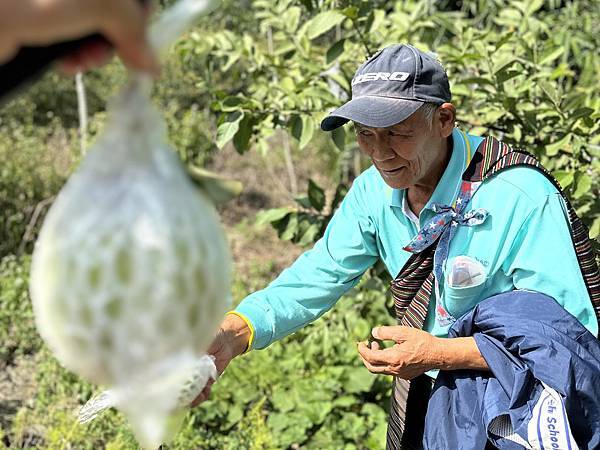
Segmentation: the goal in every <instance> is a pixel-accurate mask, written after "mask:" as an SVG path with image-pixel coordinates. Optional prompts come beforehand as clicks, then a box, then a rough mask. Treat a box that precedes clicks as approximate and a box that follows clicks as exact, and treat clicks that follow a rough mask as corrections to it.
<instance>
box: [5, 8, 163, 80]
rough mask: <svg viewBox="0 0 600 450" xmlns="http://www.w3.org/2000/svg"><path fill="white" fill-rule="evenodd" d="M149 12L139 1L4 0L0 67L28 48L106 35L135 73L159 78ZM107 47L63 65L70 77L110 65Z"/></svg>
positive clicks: (83, 51)
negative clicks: (148, 26) (150, 37)
mask: <svg viewBox="0 0 600 450" xmlns="http://www.w3.org/2000/svg"><path fill="white" fill-rule="evenodd" d="M147 16H148V8H147V7H144V6H143V5H142V3H141V2H140V1H139V0H0V64H2V63H3V62H6V61H8V60H10V59H11V58H12V57H13V56H14V55H15V54H16V53H17V52H18V50H19V48H20V47H22V46H46V45H50V44H53V43H57V42H62V41H67V40H72V39H77V38H81V37H84V36H87V35H89V34H92V33H96V32H97V33H100V34H102V35H103V36H104V37H105V38H106V39H107V40H108V41H110V43H111V44H112V45H113V46H114V49H115V51H116V53H117V55H118V56H119V57H120V58H121V59H122V60H123V62H124V64H125V65H126V66H128V67H129V68H132V69H137V70H142V71H149V72H151V73H153V74H157V73H158V62H157V59H156V57H155V55H154V54H153V52H152V50H151V48H150V46H149V44H148V41H147V39H146V19H147ZM111 53H112V52H111V49H110V47H109V46H108V45H106V44H104V43H94V44H91V45H86V46H84V47H83V48H81V49H80V50H79V51H77V52H76V53H75V54H73V55H70V56H68V57H67V58H65V59H64V60H63V61H62V62H61V63H60V66H61V69H63V70H64V71H66V72H68V73H72V72H75V71H77V70H87V69H90V68H93V67H97V66H99V65H102V64H104V63H106V62H107V60H108V59H109V58H110V56H111Z"/></svg>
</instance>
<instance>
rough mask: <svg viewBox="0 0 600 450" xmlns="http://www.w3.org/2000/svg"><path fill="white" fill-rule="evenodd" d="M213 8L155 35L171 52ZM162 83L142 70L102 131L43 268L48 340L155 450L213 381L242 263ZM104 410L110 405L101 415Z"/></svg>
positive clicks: (53, 224) (168, 16)
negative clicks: (172, 135)
mask: <svg viewBox="0 0 600 450" xmlns="http://www.w3.org/2000/svg"><path fill="white" fill-rule="evenodd" d="M213 7H214V2H213V1H210V0H180V1H179V2H178V3H176V4H175V5H174V6H173V7H172V8H171V9H170V10H168V11H166V12H165V13H164V14H163V15H161V17H160V18H159V20H158V21H157V23H156V24H155V25H154V27H153V28H152V30H151V33H150V39H151V41H152V43H153V45H154V47H155V49H157V51H163V50H165V49H166V48H167V47H168V46H169V44H171V43H173V42H174V41H175V40H176V39H177V38H178V37H179V36H180V35H181V34H182V33H183V32H184V31H185V30H186V29H187V28H188V27H189V26H190V25H191V24H192V23H193V21H194V19H195V18H197V17H198V16H200V15H202V14H205V13H206V12H208V11H209V10H211V9H212V8H213ZM151 87H152V80H151V78H150V77H149V76H147V75H145V74H139V73H132V74H130V79H129V81H128V83H127V84H126V86H124V88H123V89H122V91H121V92H120V93H119V94H118V95H117V96H116V98H114V99H113V100H112V103H111V104H110V106H109V114H108V116H109V118H108V120H107V125H106V128H105V130H104V131H103V133H102V135H101V136H100V137H99V138H98V139H97V142H96V144H95V145H94V147H93V148H92V149H91V150H90V151H89V152H88V154H87V156H86V158H85V159H84V161H83V162H82V163H81V166H80V167H79V169H78V170H77V171H76V172H75V173H74V175H73V176H72V177H71V178H70V179H69V181H68V182H67V184H66V185H65V187H64V188H63V189H62V190H61V192H60V194H59V195H58V197H57V199H56V201H55V203H54V204H53V206H52V208H51V210H50V211H49V212H48V215H47V218H46V220H45V222H44V224H43V227H42V230H41V232H40V236H39V239H38V241H37V243H36V246H35V250H34V254H33V259H32V269H31V287H30V289H31V297H32V301H33V307H34V314H35V319H36V325H37V327H38V330H39V332H40V334H41V335H42V337H43V338H44V340H45V341H46V343H47V344H48V346H49V348H50V349H51V350H52V351H53V353H54V355H55V356H56V357H57V359H58V360H59V361H60V362H61V363H62V364H63V365H64V366H65V367H66V368H68V369H70V370H72V371H73V372H75V373H77V374H78V375H80V376H81V377H83V378H85V379H86V380H89V381H90V382H93V383H97V384H101V385H105V386H107V387H108V388H109V392H110V396H109V397H110V398H106V397H108V396H105V398H102V399H100V400H102V401H97V402H96V403H95V405H93V408H92V410H91V411H88V413H89V415H90V417H92V416H93V415H94V414H95V411H96V410H97V409H102V408H103V407H106V406H116V407H117V408H119V409H120V410H121V411H122V412H123V413H124V414H125V415H126V417H127V419H128V420H129V422H130V424H131V426H132V428H133V431H134V433H135V436H136V438H137V439H138V440H139V442H140V443H141V444H142V446H143V447H144V448H147V449H155V448H157V447H158V446H159V445H160V444H161V443H163V442H165V441H167V440H168V439H170V438H171V437H172V436H173V434H174V433H175V432H176V431H177V430H178V428H179V425H180V422H181V420H182V418H183V412H184V410H185V407H186V406H187V405H189V403H190V402H191V401H192V399H193V398H194V397H195V395H196V394H197V393H199V392H200V391H201V390H202V388H203V387H204V385H205V384H206V382H207V381H208V379H209V378H216V375H217V374H216V368H215V365H214V362H213V360H212V358H210V357H209V356H207V355H206V354H205V352H206V350H207V348H208V346H209V345H210V342H211V341H212V339H213V337H214V335H215V333H216V331H217V329H218V325H219V323H220V321H221V319H222V317H223V314H224V313H225V312H226V310H227V309H228V307H229V306H230V294H229V290H230V266H231V261H230V256H229V253H228V247H227V243H226V239H225V236H224V233H223V230H222V228H221V226H220V224H219V218H218V215H217V213H216V210H215V208H214V206H213V204H212V203H211V202H210V201H209V199H208V198H206V197H205V196H203V194H202V193H200V192H198V191H197V190H196V189H195V188H194V186H193V185H192V183H191V181H190V180H189V179H188V177H187V175H186V173H185V171H184V169H183V167H182V165H181V163H180V161H179V160H178V159H177V157H176V155H175V153H174V152H173V151H171V150H170V149H169V147H168V146H167V144H166V142H167V132H166V126H165V122H164V120H163V118H162V116H161V114H160V113H159V112H158V111H157V110H156V109H155V108H154V107H153V105H152V103H151V101H150V89H151ZM94 408H96V409H94Z"/></svg>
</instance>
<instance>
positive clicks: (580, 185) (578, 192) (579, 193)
mask: <svg viewBox="0 0 600 450" xmlns="http://www.w3.org/2000/svg"><path fill="white" fill-rule="evenodd" d="M591 187H592V177H590V176H589V175H588V174H586V173H584V174H582V175H581V176H580V177H579V179H578V180H577V189H575V192H574V193H573V198H580V197H583V196H584V195H585V194H587V193H588V192H589V191H590V189H591Z"/></svg>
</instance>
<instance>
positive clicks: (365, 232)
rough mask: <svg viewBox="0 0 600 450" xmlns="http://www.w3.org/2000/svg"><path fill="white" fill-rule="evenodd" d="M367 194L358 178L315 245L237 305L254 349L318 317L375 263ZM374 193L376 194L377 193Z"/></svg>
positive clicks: (374, 235)
mask: <svg viewBox="0 0 600 450" xmlns="http://www.w3.org/2000/svg"><path fill="white" fill-rule="evenodd" d="M366 193H368V189H366V188H365V187H364V186H363V185H362V183H361V180H360V179H357V180H355V182H354V185H353V186H352V188H351V189H350V191H349V193H348V194H347V195H346V197H345V198H344V200H343V202H342V204H341V205H340V208H339V209H338V211H336V213H335V214H334V216H333V218H332V220H331V221H330V223H329V225H328V226H327V229H326V231H325V233H324V236H323V237H322V238H321V239H320V240H319V241H318V242H317V243H316V244H315V246H314V247H313V249H311V250H309V251H307V252H305V253H304V254H303V255H301V256H300V257H299V258H298V259H297V260H296V261H295V262H294V263H293V264H292V265H291V266H290V267H289V268H287V269H286V270H284V271H283V272H282V273H281V275H279V277H277V279H276V280H275V281H273V282H272V283H271V284H270V285H269V286H268V287H267V288H266V289H263V290H261V291H258V292H255V293H253V294H251V295H249V296H248V297H246V298H245V299H244V300H243V301H242V302H241V303H240V304H239V305H238V307H237V308H236V312H238V313H239V314H240V315H241V316H243V317H245V318H247V320H248V321H249V322H250V323H251V324H252V326H253V328H254V331H255V335H254V339H253V341H252V342H251V348H252V349H261V348H265V347H267V346H268V345H270V344H271V343H272V342H273V341H275V340H279V339H281V338H283V337H285V336H287V335H289V334H291V333H293V332H294V331H296V330H298V329H299V328H301V327H303V326H305V325H306V324H308V323H310V322H312V321H314V320H315V319H317V318H318V317H320V316H321V315H322V314H324V313H325V312H326V311H327V310H329V309H330V308H331V307H332V306H333V305H334V304H335V302H336V301H337V300H338V299H339V298H340V297H341V296H342V295H343V294H344V293H345V292H347V291H348V290H349V289H351V288H352V287H353V286H355V285H356V284H357V283H358V282H359V280H360V278H361V276H362V275H363V273H364V272H365V270H367V269H368V268H369V267H370V266H372V265H373V264H374V263H375V261H376V260H377V257H378V248H377V244H376V225H375V223H374V221H373V220H372V218H371V214H370V209H369V207H368V206H367V205H365V201H364V200H365V198H364V194H366ZM370 195H371V198H372V199H375V198H377V193H376V192H371V194H370ZM372 203H373V201H372Z"/></svg>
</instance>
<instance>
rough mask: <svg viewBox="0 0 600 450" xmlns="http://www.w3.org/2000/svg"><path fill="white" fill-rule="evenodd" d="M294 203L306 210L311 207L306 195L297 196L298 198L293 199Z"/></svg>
mask: <svg viewBox="0 0 600 450" xmlns="http://www.w3.org/2000/svg"><path fill="white" fill-rule="evenodd" d="M294 201H295V202H296V203H298V204H299V205H300V206H302V207H303V208H306V209H310V208H312V205H311V204H310V200H309V199H308V196H307V195H299V196H298V197H294Z"/></svg>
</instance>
